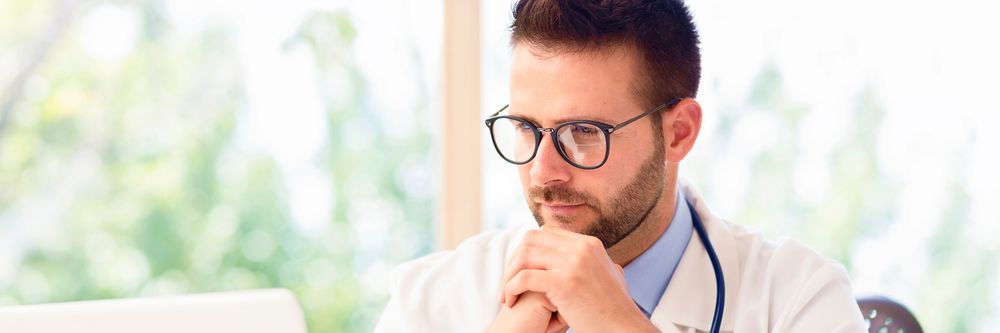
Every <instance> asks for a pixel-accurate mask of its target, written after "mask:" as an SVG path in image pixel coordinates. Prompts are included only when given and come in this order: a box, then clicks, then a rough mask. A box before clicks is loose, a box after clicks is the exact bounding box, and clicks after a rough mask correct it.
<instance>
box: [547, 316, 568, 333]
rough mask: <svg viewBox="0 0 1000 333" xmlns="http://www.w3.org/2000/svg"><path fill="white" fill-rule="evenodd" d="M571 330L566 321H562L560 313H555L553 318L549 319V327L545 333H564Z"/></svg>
mask: <svg viewBox="0 0 1000 333" xmlns="http://www.w3.org/2000/svg"><path fill="white" fill-rule="evenodd" d="M567 328H569V325H567V324H566V321H564V320H563V319H562V316H560V315H559V313H553V314H552V318H550V319H549V326H547V327H546V328H545V333H562V332H565V331H566V329H567Z"/></svg>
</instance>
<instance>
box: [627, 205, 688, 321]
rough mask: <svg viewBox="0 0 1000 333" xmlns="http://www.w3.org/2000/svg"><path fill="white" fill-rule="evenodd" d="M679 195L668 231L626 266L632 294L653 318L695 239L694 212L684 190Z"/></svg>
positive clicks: (643, 309)
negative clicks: (665, 291)
mask: <svg viewBox="0 0 1000 333" xmlns="http://www.w3.org/2000/svg"><path fill="white" fill-rule="evenodd" d="M676 192H677V201H676V203H675V204H674V217H673V220H672V221H671V222H670V226H668V227H667V230H666V231H664V232H663V234H662V235H660V238H659V239H657V240H656V242H655V243H653V245H652V246H650V247H649V248H648V249H646V251H645V252H643V253H642V254H640V255H639V256H638V257H636V258H635V259H634V260H632V262H630V263H629V264H628V265H625V267H624V270H625V283H626V284H627V285H628V293H629V295H631V296H632V299H633V300H634V301H635V303H636V304H637V305H639V308H640V309H642V311H643V312H644V313H645V314H646V317H649V316H650V314H651V313H653V309H654V308H655V307H656V304H657V303H658V302H659V301H660V297H662V296H663V292H664V290H666V289H667V284H669V283H670V277H671V276H673V274H674V269H676V268H677V264H678V263H679V262H680V261H681V256H682V255H683V254H684V249H686V248H687V246H688V242H689V241H690V240H691V232H692V224H691V223H692V222H691V209H690V207H688V205H687V200H685V199H684V193H683V192H682V191H676Z"/></svg>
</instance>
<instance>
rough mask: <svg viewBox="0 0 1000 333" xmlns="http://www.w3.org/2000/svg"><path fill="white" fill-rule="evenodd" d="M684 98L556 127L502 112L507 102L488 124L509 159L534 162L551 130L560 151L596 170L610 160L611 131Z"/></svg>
mask: <svg viewBox="0 0 1000 333" xmlns="http://www.w3.org/2000/svg"><path fill="white" fill-rule="evenodd" d="M680 101H681V98H674V99H672V100H670V101H669V102H666V103H663V104H660V105H659V106H657V107H655V108H653V109H652V110H649V111H646V112H645V113H642V114H640V115H638V116H635V117H632V118H631V119H629V120H626V121H623V122H621V123H619V124H617V125H608V124H605V123H601V122H597V121H590V120H574V121H569V122H565V123H562V124H558V125H556V127H552V128H544V127H538V126H536V125H535V124H533V123H532V122H531V121H528V120H527V119H524V118H520V117H515V116H498V115H499V114H500V112H503V110H506V109H507V108H508V107H510V105H506V106H504V107H503V108H501V109H500V110H499V111H497V112H495V113H493V114H492V115H490V117H489V118H486V127H488V128H489V129H490V137H492V139H493V147H494V148H496V149H497V153H499V154H500V157H503V159H504V160H506V161H507V162H510V163H514V164H525V163H528V162H530V161H531V160H532V159H533V158H535V155H536V154H538V146H539V145H540V144H541V142H542V135H543V134H542V133H550V134H551V135H554V136H553V140H552V143H553V144H555V146H556V151H558V152H559V155H561V156H562V158H563V159H564V160H566V162H567V163H569V164H570V165H572V166H574V167H577V168H580V169H587V170H593V169H597V168H600V167H601V166H602V165H604V163H605V162H607V161H608V153H609V152H610V151H611V133H614V132H615V131H617V130H620V129H622V128H623V127H625V126H628V124H631V123H633V122H635V121H636V120H639V119H641V118H642V117H645V116H648V115H650V114H653V113H654V112H657V111H660V110H663V109H671V108H673V107H674V106H676V105H677V103H679V102H680ZM553 133H554V134H553Z"/></svg>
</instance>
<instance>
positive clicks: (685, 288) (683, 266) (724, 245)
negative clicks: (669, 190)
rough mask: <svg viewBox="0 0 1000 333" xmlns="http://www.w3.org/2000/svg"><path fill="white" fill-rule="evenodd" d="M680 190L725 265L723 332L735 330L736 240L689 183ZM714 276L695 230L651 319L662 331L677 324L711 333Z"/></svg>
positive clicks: (723, 266) (723, 267)
mask: <svg viewBox="0 0 1000 333" xmlns="http://www.w3.org/2000/svg"><path fill="white" fill-rule="evenodd" d="M680 185H681V190H682V191H684V196H685V197H686V199H687V202H688V204H690V205H691V207H694V211H693V212H692V213H693V214H696V215H697V216H698V218H699V219H701V222H702V224H704V226H705V230H706V231H707V233H708V237H709V240H711V241H712V246H713V247H714V248H715V252H716V255H717V256H718V257H719V262H720V263H721V264H722V271H723V276H724V277H725V285H726V298H725V299H726V303H725V310H724V312H723V319H722V327H721V329H722V330H724V331H725V330H729V331H732V329H733V316H734V312H733V311H734V310H735V308H736V306H737V304H736V303H735V298H736V293H737V292H738V291H739V288H740V285H739V281H740V280H741V274H742V272H741V271H740V264H739V257H738V254H737V253H736V247H735V239H734V238H733V234H732V231H731V230H729V228H728V226H727V225H726V224H725V223H723V222H722V220H720V219H719V218H718V217H716V216H715V215H713V214H712V213H711V211H709V209H708V205H707V204H705V202H704V201H703V200H702V199H701V196H700V195H698V193H697V192H695V191H694V189H692V188H691V187H690V186H689V185H688V184H686V183H684V182H681V184H680ZM715 292H716V291H715V273H714V271H713V270H712V263H711V261H709V258H708V253H707V252H705V247H704V245H702V242H701V238H699V237H698V235H697V233H695V231H692V235H691V241H690V242H688V246H687V248H686V249H685V250H684V255H683V257H682V258H681V261H680V263H679V264H678V265H677V270H676V271H675V272H674V276H673V278H672V279H671V280H670V284H669V285H667V290H666V291H664V293H663V297H660V301H659V303H658V304H657V306H656V309H654V310H653V314H652V316H651V317H650V319H651V320H652V321H653V322H654V323H656V324H657V326H658V327H660V328H661V329H667V330H665V332H669V328H673V327H674V325H669V324H668V323H672V324H675V325H680V326H685V327H693V328H695V329H697V330H699V331H708V330H709V328H710V326H711V324H712V315H713V312H714V310H715Z"/></svg>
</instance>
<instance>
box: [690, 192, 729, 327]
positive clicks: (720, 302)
mask: <svg viewBox="0 0 1000 333" xmlns="http://www.w3.org/2000/svg"><path fill="white" fill-rule="evenodd" d="M688 207H689V208H690V209H691V212H692V213H693V212H694V211H695V210H694V207H691V206H690V204H689V205H688ZM691 217H692V219H691V220H692V221H691V222H693V223H692V224H693V225H694V230H695V232H697V233H698V238H700V239H701V244H702V245H704V246H705V252H708V259H709V260H710V261H711V262H712V270H714V271H715V313H714V314H713V316H712V328H711V329H710V330H709V332H711V333H718V332H719V327H721V326H722V310H723V308H724V307H725V305H726V285H725V284H726V283H725V281H726V279H725V278H724V277H723V276H722V265H721V264H719V257H718V256H716V255H715V248H714V247H712V242H711V241H709V240H708V233H707V232H705V226H704V225H702V223H701V218H699V217H698V214H691Z"/></svg>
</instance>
